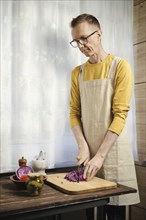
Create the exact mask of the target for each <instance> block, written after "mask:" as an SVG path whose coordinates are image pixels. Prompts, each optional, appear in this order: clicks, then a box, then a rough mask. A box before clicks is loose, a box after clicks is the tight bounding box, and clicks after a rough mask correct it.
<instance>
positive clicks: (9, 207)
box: [0, 176, 136, 220]
mask: <svg viewBox="0 0 146 220" xmlns="http://www.w3.org/2000/svg"><path fill="white" fill-rule="evenodd" d="M134 192H136V190H135V189H133V188H129V187H126V186H123V185H118V187H117V188H116V189H109V190H104V191H98V192H94V193H93V192H92V193H85V194H80V195H68V194H65V193H62V192H60V191H58V190H56V189H54V188H52V187H50V186H48V185H46V184H45V185H44V187H43V189H42V192H41V195H40V196H36V197H31V196H29V195H28V194H27V192H26V191H25V190H18V188H17V186H15V184H14V183H12V182H11V181H10V179H9V177H8V176H5V177H1V178H0V219H1V220H9V219H11V220H13V219H15V220H18V219H19V220H20V219H21V220H29V219H36V218H38V217H46V216H50V215H55V216H56V219H57V216H58V215H59V214H61V213H65V212H70V211H76V210H79V209H86V208H91V207H96V206H104V205H106V204H107V203H108V201H109V198H110V197H111V196H115V195H121V194H127V193H134ZM101 219H102V215H101Z"/></svg>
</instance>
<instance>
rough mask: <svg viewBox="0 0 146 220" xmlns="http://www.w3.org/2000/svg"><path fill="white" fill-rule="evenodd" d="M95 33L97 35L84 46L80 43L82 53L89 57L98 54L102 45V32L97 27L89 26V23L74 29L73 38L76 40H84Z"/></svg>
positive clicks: (88, 39)
mask: <svg viewBox="0 0 146 220" xmlns="http://www.w3.org/2000/svg"><path fill="white" fill-rule="evenodd" d="M95 31H97V32H95ZM93 32H95V33H94V34H93V35H92V36H90V37H89V38H87V43H86V44H84V45H82V44H80V43H78V47H79V49H80V51H81V52H82V53H83V54H84V55H85V56H87V57H91V56H93V55H94V54H98V51H99V46H100V44H101V31H100V30H99V29H98V27H96V26H95V25H91V24H88V23H87V22H83V23H80V24H78V25H77V26H76V27H74V28H72V38H73V39H75V40H80V39H84V38H86V37H88V35H90V34H92V33H93Z"/></svg>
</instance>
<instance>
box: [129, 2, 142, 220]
mask: <svg viewBox="0 0 146 220" xmlns="http://www.w3.org/2000/svg"><path fill="white" fill-rule="evenodd" d="M133 13H134V14H133V18H134V21H133V47H134V48H133V51H134V74H135V79H134V80H135V101H136V129H137V147H138V156H139V162H138V163H137V165H136V173H137V180H138V187H139V193H140V199H141V202H140V204H137V205H134V206H132V209H131V220H144V219H146V165H145V163H144V161H146V0H134V11H133Z"/></svg>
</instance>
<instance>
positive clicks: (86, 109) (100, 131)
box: [79, 57, 139, 205]
mask: <svg viewBox="0 0 146 220" xmlns="http://www.w3.org/2000/svg"><path fill="white" fill-rule="evenodd" d="M119 61H120V58H118V57H115V58H114V59H113V61H112V64H111V67H110V70H109V74H108V76H107V78H105V79H97V80H88V81H84V65H82V67H81V72H80V74H79V87H80V97H81V113H82V125H83V132H84V135H85V138H86V141H87V143H88V146H89V148H90V153H91V158H92V157H93V156H94V155H95V154H96V153H97V150H98V148H99V147H100V145H101V143H102V141H103V139H104V136H105V134H106V132H107V130H108V127H109V125H110V124H111V122H112V119H113V115H112V97H113V94H114V77H115V73H116V68H117V65H118V63H119ZM98 174H100V175H98ZM98 174H97V175H98V176H101V174H102V177H103V178H105V179H107V180H111V181H115V182H117V183H120V184H123V185H126V186H129V187H133V188H135V189H137V190H138V188H137V180H136V174H135V167H134V160H133V155H132V149H131V144H130V141H129V136H128V133H127V128H126V126H125V128H124V129H123V131H122V132H121V134H120V135H119V137H118V139H117V141H116V142H115V144H114V145H113V146H112V149H111V150H110V152H109V153H108V156H107V158H106V159H105V162H104V164H103V167H102V169H101V170H100V172H99V173H98ZM136 203H139V194H138V192H137V193H131V194H127V195H121V196H115V197H112V198H111V199H110V203H109V204H110V205H131V204H136Z"/></svg>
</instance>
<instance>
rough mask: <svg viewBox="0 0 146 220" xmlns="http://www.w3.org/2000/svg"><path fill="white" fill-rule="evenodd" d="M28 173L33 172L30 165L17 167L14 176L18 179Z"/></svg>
mask: <svg viewBox="0 0 146 220" xmlns="http://www.w3.org/2000/svg"><path fill="white" fill-rule="evenodd" d="M29 173H33V169H32V167H29V166H23V167H19V168H18V169H17V170H16V176H17V178H18V179H20V178H21V176H23V175H25V174H29Z"/></svg>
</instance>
